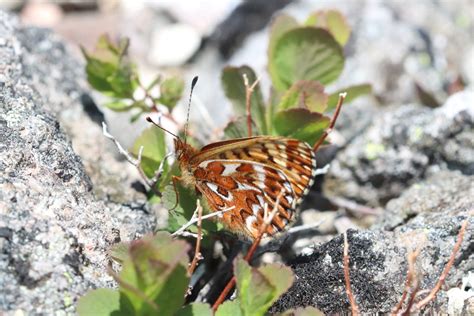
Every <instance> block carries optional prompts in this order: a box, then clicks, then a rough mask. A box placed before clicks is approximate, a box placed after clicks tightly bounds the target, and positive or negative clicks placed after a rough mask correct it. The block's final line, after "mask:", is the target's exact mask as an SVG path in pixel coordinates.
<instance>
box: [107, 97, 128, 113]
mask: <svg viewBox="0 0 474 316" xmlns="http://www.w3.org/2000/svg"><path fill="white" fill-rule="evenodd" d="M104 106H105V107H107V108H109V109H111V110H112V111H115V112H125V111H128V110H130V109H131V108H133V105H131V104H127V103H126V102H125V101H124V100H119V99H117V100H113V101H110V102H107V103H105V104H104Z"/></svg>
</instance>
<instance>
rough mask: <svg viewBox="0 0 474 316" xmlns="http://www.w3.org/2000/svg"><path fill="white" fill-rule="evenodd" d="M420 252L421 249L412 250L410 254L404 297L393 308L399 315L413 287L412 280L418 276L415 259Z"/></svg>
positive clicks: (394, 312)
mask: <svg viewBox="0 0 474 316" xmlns="http://www.w3.org/2000/svg"><path fill="white" fill-rule="evenodd" d="M419 253H420V251H419V250H416V251H412V252H410V253H409V254H408V270H407V278H406V281H405V288H404V290H403V293H402V297H401V298H400V301H399V302H398V304H397V305H396V306H395V308H394V309H393V310H392V315H397V314H398V312H399V311H400V309H402V307H403V303H405V299H406V297H407V295H408V292H409V291H410V288H411V287H412V282H413V278H414V277H415V276H416V271H415V261H416V258H417V257H418V254H419Z"/></svg>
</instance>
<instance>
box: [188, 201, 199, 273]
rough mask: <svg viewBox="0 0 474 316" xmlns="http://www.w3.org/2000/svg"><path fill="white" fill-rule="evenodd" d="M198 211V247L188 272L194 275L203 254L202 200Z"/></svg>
mask: <svg viewBox="0 0 474 316" xmlns="http://www.w3.org/2000/svg"><path fill="white" fill-rule="evenodd" d="M196 209H197V213H198V218H197V219H198V221H197V228H198V233H197V239H196V248H195V249H194V258H193V261H191V265H190V266H189V268H188V274H189V275H192V274H193V272H194V270H195V269H196V267H197V265H198V262H199V261H200V260H201V259H202V255H201V239H202V206H201V202H200V201H199V200H197V207H196Z"/></svg>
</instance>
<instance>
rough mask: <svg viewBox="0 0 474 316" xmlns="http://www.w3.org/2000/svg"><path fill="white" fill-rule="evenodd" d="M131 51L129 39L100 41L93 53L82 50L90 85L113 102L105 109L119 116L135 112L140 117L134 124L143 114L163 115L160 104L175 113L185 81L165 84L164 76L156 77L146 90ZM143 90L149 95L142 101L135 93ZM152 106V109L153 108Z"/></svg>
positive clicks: (105, 36)
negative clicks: (156, 93) (154, 92)
mask: <svg viewBox="0 0 474 316" xmlns="http://www.w3.org/2000/svg"><path fill="white" fill-rule="evenodd" d="M128 47H129V40H128V39H127V38H123V39H121V40H120V41H119V42H118V43H113V42H112V41H111V40H110V39H109V38H108V36H107V35H102V36H100V37H99V39H98V41H97V43H96V47H95V49H94V51H93V52H88V51H86V49H84V48H83V47H81V50H82V54H83V55H84V58H85V59H86V73H87V80H88V82H89V84H90V85H91V86H92V87H93V88H94V89H96V90H97V91H100V92H102V93H104V94H105V95H107V96H109V97H110V98H111V99H110V101H108V102H106V103H105V104H104V106H106V107H108V108H109V109H111V110H113V111H116V112H125V111H130V110H134V111H135V112H136V113H135V115H134V116H132V118H131V120H132V121H134V120H136V119H137V118H138V117H139V116H140V115H141V114H142V113H147V112H151V111H159V108H158V105H159V104H162V105H164V106H166V107H168V109H170V110H171V109H173V107H174V106H176V104H177V103H178V101H179V100H180V99H181V96H182V94H183V90H184V82H183V80H182V79H181V78H178V77H171V78H168V79H165V80H163V81H162V78H161V76H156V77H155V79H153V80H152V81H151V82H150V83H149V84H148V85H147V86H146V87H145V86H143V85H142V83H141V80H140V78H139V75H138V71H137V67H136V65H135V64H134V63H132V62H131V61H130V59H129V57H128V55H127V50H128ZM160 84H161V85H160ZM158 85H160V96H159V97H158V98H154V97H153V96H152V95H151V91H152V90H153V89H154V88H155V87H157V86H158ZM139 87H140V88H141V89H142V90H143V92H144V94H145V96H144V97H143V98H141V99H137V98H136V97H135V91H136V90H137V88H139ZM147 101H148V102H147ZM150 103H151V104H152V105H149V104H150Z"/></svg>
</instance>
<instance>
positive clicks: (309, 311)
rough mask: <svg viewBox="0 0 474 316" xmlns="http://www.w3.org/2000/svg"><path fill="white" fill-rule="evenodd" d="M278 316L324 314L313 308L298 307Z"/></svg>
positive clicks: (313, 315)
mask: <svg viewBox="0 0 474 316" xmlns="http://www.w3.org/2000/svg"><path fill="white" fill-rule="evenodd" d="M280 316H324V313H323V312H321V311H320V310H319V309H317V308H316V307H313V306H307V307H299V308H296V309H290V310H287V311H285V312H283V313H282V314H281V315H280Z"/></svg>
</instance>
